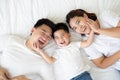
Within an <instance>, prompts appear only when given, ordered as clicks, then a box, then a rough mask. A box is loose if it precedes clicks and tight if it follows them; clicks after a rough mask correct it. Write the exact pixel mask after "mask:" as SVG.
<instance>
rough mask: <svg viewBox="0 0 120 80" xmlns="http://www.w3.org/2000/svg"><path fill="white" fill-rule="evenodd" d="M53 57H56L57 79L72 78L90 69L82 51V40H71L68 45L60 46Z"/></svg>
mask: <svg viewBox="0 0 120 80" xmlns="http://www.w3.org/2000/svg"><path fill="white" fill-rule="evenodd" d="M53 57H55V58H56V62H55V63H54V70H55V71H54V72H55V76H56V80H70V79H71V78H73V77H75V76H77V75H79V74H81V73H83V72H84V71H88V70H89V69H90V67H89V66H88V65H87V64H86V63H85V62H84V59H83V56H82V53H81V52H80V42H71V43H70V44H69V45H68V46H66V47H62V48H58V49H57V50H56V52H55V54H54V55H53Z"/></svg>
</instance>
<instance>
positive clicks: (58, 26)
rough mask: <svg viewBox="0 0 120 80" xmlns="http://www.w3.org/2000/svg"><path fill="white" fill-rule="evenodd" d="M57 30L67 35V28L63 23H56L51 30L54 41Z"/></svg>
mask: <svg viewBox="0 0 120 80" xmlns="http://www.w3.org/2000/svg"><path fill="white" fill-rule="evenodd" d="M58 30H64V31H65V32H67V33H69V28H68V26H67V25H66V24H65V23H57V24H56V25H55V27H54V28H53V32H52V37H53V39H54V33H55V32H56V31H58Z"/></svg>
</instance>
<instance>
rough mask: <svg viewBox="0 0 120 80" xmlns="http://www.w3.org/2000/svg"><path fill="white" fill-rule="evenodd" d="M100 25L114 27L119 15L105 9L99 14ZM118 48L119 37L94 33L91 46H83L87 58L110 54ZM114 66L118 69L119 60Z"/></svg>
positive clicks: (119, 67)
mask: <svg viewBox="0 0 120 80" xmlns="http://www.w3.org/2000/svg"><path fill="white" fill-rule="evenodd" d="M98 19H99V21H100V25H101V27H105V28H112V27H116V26H117V24H118V22H119V21H120V17H119V16H118V15H117V14H115V13H112V12H110V11H105V12H103V13H102V14H101V15H100V16H99V18H98ZM119 50H120V38H113V37H109V36H106V35H95V40H94V42H93V43H92V45H91V46H89V47H88V48H85V51H86V53H87V54H88V57H89V59H97V58H99V57H101V56H103V55H105V56H110V55H112V54H114V53H115V52H117V51H119ZM113 67H114V68H116V69H118V70H120V60H119V61H117V62H116V63H115V64H114V65H113Z"/></svg>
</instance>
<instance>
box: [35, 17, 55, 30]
mask: <svg viewBox="0 0 120 80" xmlns="http://www.w3.org/2000/svg"><path fill="white" fill-rule="evenodd" d="M43 24H45V25H47V26H48V27H50V28H51V29H52V30H53V28H54V27H55V24H54V23H53V22H52V21H51V20H49V19H46V18H42V19H39V20H38V21H37V22H36V24H35V25H34V28H38V27H40V26H41V25H43Z"/></svg>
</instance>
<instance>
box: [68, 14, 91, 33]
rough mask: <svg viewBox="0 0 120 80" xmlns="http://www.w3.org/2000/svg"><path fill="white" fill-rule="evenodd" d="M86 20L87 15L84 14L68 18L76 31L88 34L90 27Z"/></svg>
mask: <svg viewBox="0 0 120 80" xmlns="http://www.w3.org/2000/svg"><path fill="white" fill-rule="evenodd" d="M87 20H88V17H87V15H84V17H79V16H76V17H73V18H71V19H70V26H71V28H72V29H73V30H74V31H75V32H77V33H81V34H89V33H90V31H91V29H90V26H89V25H88V24H87Z"/></svg>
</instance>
